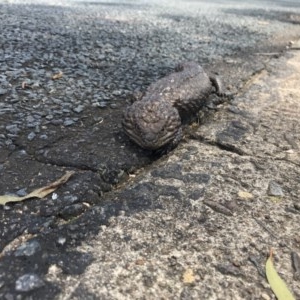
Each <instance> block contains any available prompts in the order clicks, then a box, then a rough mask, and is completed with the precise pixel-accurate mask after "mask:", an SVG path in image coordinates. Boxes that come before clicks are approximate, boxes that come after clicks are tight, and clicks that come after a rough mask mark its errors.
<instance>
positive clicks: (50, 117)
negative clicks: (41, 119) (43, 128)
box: [45, 115, 53, 121]
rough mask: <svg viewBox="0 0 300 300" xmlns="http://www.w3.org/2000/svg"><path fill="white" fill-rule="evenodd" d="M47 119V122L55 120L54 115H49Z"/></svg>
mask: <svg viewBox="0 0 300 300" xmlns="http://www.w3.org/2000/svg"><path fill="white" fill-rule="evenodd" d="M45 119H47V120H49V121H50V120H52V119H53V115H47V116H46V117H45Z"/></svg>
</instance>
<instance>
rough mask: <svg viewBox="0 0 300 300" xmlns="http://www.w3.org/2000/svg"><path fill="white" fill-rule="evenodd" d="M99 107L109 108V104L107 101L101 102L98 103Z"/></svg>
mask: <svg viewBox="0 0 300 300" xmlns="http://www.w3.org/2000/svg"><path fill="white" fill-rule="evenodd" d="M97 106H98V107H100V108H105V107H106V106H107V102H105V101H100V102H98V103H97Z"/></svg>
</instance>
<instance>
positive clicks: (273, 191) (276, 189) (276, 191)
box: [268, 181, 284, 197]
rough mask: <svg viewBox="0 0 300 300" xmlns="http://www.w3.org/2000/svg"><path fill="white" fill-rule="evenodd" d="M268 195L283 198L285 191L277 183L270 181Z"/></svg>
mask: <svg viewBox="0 0 300 300" xmlns="http://www.w3.org/2000/svg"><path fill="white" fill-rule="evenodd" d="M268 195H269V196H275V197H283V196H284V194H283V191H282V188H281V186H280V185H279V184H278V183H277V182H276V181H270V183H269V187H268Z"/></svg>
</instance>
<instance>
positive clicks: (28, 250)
mask: <svg viewBox="0 0 300 300" xmlns="http://www.w3.org/2000/svg"><path fill="white" fill-rule="evenodd" d="M40 250H41V245H40V243H39V242H38V241H36V240H31V241H28V242H26V243H25V244H23V245H21V246H20V247H18V248H17V250H16V252H15V256H32V255H34V254H36V253H37V252H38V251H40Z"/></svg>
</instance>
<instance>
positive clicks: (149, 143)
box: [123, 62, 221, 150]
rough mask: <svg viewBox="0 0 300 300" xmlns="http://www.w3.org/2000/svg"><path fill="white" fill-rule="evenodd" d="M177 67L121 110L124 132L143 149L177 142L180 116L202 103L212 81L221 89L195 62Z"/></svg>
mask: <svg viewBox="0 0 300 300" xmlns="http://www.w3.org/2000/svg"><path fill="white" fill-rule="evenodd" d="M177 70H178V71H177V72H174V73H172V74H170V75H168V76H166V77H164V78H162V79H160V80H158V81H157V82H155V83H153V84H151V85H150V86H149V87H148V89H147V90H146V92H145V94H144V96H143V97H142V98H141V99H140V100H139V101H136V102H134V103H133V104H132V105H131V106H129V107H128V108H127V109H126V110H125V112H124V119H123V128H124V131H125V133H126V134H127V135H128V136H129V138H131V139H132V140H133V141H134V142H136V143H137V144H138V145H139V146H141V147H142V148H144V149H149V150H157V149H160V148H162V147H165V146H168V147H170V146H171V147H174V146H176V145H177V144H178V143H179V141H180V139H181V137H182V125H181V119H182V118H184V117H185V116H187V115H191V114H195V113H196V112H197V111H198V110H199V109H200V108H201V107H203V105H204V104H205V101H206V100H207V98H208V96H209V94H210V93H211V91H212V86H213V85H214V86H215V87H216V90H217V92H218V93H219V94H220V93H221V85H220V81H219V80H218V79H217V78H216V77H211V78H210V77H209V76H208V75H207V74H206V73H205V72H204V70H203V69H202V68H201V66H199V65H198V64H197V63H194V62H189V63H185V64H182V65H180V66H179V67H178V68H177Z"/></svg>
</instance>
